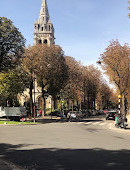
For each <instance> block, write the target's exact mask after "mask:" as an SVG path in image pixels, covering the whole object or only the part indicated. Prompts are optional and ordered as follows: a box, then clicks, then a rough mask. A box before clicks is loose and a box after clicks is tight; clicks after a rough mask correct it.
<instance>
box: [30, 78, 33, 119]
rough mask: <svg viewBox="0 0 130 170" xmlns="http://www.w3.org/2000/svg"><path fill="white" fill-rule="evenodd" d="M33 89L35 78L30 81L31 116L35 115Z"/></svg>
mask: <svg viewBox="0 0 130 170" xmlns="http://www.w3.org/2000/svg"><path fill="white" fill-rule="evenodd" d="M32 90H33V80H31V82H30V87H29V91H30V92H29V93H30V112H31V117H32V115H33V97H32Z"/></svg>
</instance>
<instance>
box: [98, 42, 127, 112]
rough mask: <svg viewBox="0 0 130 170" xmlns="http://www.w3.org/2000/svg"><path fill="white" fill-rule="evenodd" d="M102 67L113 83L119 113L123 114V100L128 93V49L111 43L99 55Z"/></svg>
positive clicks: (117, 43)
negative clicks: (119, 104) (118, 94)
mask: <svg viewBox="0 0 130 170" xmlns="http://www.w3.org/2000/svg"><path fill="white" fill-rule="evenodd" d="M101 63H102V64H103V65H102V67H103V69H104V70H105V71H106V74H107V75H108V76H109V78H110V80H111V81H112V82H114V83H115V85H116V87H117V88H118V90H119V93H120V95H121V103H122V105H121V113H122V114H123V115H124V114H125V104H124V100H125V97H126V95H128V93H129V92H130V48H129V46H128V45H127V44H125V45H124V46H121V45H120V43H119V41H118V40H116V41H112V42H110V45H109V46H108V47H107V48H106V50H105V52H104V53H103V54H102V55H101Z"/></svg>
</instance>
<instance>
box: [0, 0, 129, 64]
mask: <svg viewBox="0 0 130 170" xmlns="http://www.w3.org/2000/svg"><path fill="white" fill-rule="evenodd" d="M41 3H42V0H0V16H2V17H3V16H4V17H7V18H9V19H11V20H12V21H13V22H14V25H15V26H16V27H17V28H19V30H20V32H21V33H22V34H23V36H24V37H25V39H26V40H27V43H26V45H28V44H30V45H33V32H34V21H35V19H38V17H39V13H40V8H41ZM47 3H48V8H49V13H50V17H51V21H52V23H53V25H54V28H55V37H56V44H58V45H60V46H61V47H62V48H63V50H64V52H65V55H69V56H72V57H74V58H76V60H80V61H81V62H82V63H83V64H84V65H88V64H96V61H97V60H98V58H99V57H100V54H102V53H103V52H104V50H105V48H106V47H107V46H108V45H109V42H110V40H112V39H114V40H115V39H119V41H120V43H121V44H124V43H128V44H130V18H128V12H129V11H128V0H80V1H79V0H65V1H64V0H47Z"/></svg>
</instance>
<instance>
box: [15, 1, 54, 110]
mask: <svg viewBox="0 0 130 170" xmlns="http://www.w3.org/2000/svg"><path fill="white" fill-rule="evenodd" d="M54 40H55V38H54V27H53V24H52V23H51V20H50V16H49V11H48V6H47V1H46V0H42V5H41V10H40V15H39V19H38V21H37V20H36V21H35V23H34V45H37V44H47V45H48V46H50V45H53V44H55V41H54ZM34 84H35V89H33V102H34V101H35V103H36V107H37V108H38V109H41V110H43V104H44V102H43V98H42V92H41V91H42V89H41V88H40V87H38V85H37V81H36V80H35V82H34ZM18 98H19V101H20V104H21V105H26V103H27V101H29V89H26V90H25V91H24V92H23V94H22V95H20V96H18ZM51 105H52V100H51V96H49V97H46V107H47V108H51V107H52V106H51Z"/></svg>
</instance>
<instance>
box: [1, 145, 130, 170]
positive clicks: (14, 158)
mask: <svg viewBox="0 0 130 170" xmlns="http://www.w3.org/2000/svg"><path fill="white" fill-rule="evenodd" d="M21 147H24V145H10V144H4V143H3V144H0V156H1V157H2V159H5V160H7V161H9V162H11V163H14V164H16V165H17V166H21V167H23V168H25V169H28V170H32V169H34V170H61V169H62V170H85V169H86V170H105V169H113V170H114V169H118V170H120V169H121V170H122V169H125V170H127V169H130V150H119V151H116V150H115V151H114V150H103V149H100V148H97V149H96V148H95V149H58V148H48V149H44V148H41V149H33V150H22V149H21V150H20V148H21Z"/></svg>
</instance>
